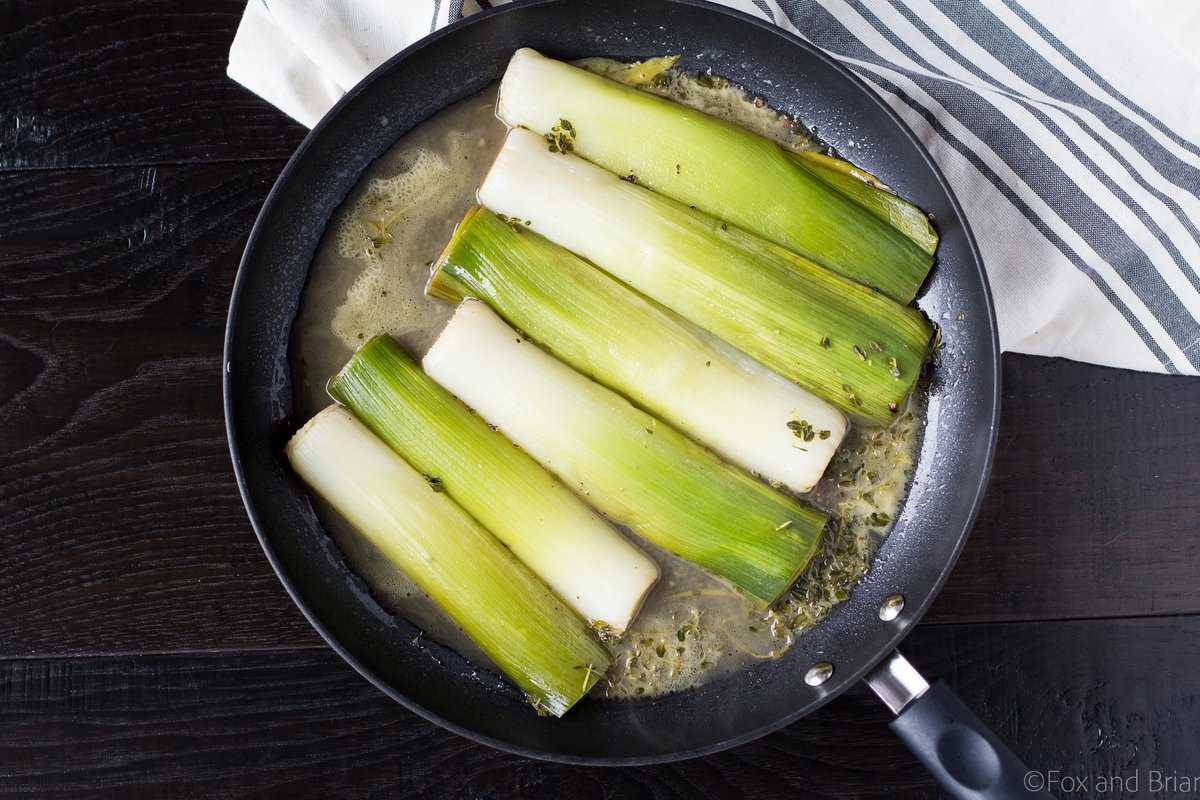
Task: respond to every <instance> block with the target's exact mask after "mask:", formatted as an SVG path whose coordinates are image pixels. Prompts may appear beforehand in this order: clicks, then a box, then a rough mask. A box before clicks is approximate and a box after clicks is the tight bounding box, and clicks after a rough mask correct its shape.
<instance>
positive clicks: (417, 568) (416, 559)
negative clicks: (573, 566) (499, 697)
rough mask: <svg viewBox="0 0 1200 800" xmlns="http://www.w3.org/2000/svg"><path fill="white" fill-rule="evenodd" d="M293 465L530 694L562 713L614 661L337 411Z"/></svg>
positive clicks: (295, 449)
mask: <svg viewBox="0 0 1200 800" xmlns="http://www.w3.org/2000/svg"><path fill="white" fill-rule="evenodd" d="M287 455H288V458H289V460H290V461H291V463H292V467H293V468H294V469H295V470H296V472H297V473H298V474H299V475H300V477H301V478H302V479H303V480H304V482H305V483H307V484H308V485H309V486H310V487H311V488H312V489H313V491H314V492H316V493H317V494H318V495H320V496H321V497H323V498H324V499H325V500H326V501H328V502H329V503H330V505H332V506H333V507H334V508H335V509H337V511H338V513H340V514H341V515H342V516H344V517H345V518H346V519H347V520H349V521H350V523H351V524H353V525H354V527H355V528H357V529H358V530H359V531H360V532H361V533H362V534H363V535H364V536H365V537H366V538H367V539H369V540H370V541H371V542H372V543H373V544H374V545H375V546H376V547H377V548H378V549H379V550H380V552H382V553H383V555H384V556H386V557H387V558H388V559H390V560H391V561H392V562H394V563H395V564H396V565H397V566H398V567H400V569H402V570H403V571H404V572H405V573H406V574H407V575H408V576H409V577H410V578H412V579H413V580H414V581H415V582H416V583H417V585H418V586H420V587H421V589H422V591H424V592H425V593H426V594H428V595H429V596H430V597H431V598H432V599H433V600H434V602H436V603H437V604H438V605H439V606H440V607H441V608H442V609H443V610H444V611H445V612H446V613H447V614H448V615H449V616H450V618H451V619H453V620H454V622H455V623H456V624H457V625H458V626H459V627H460V628H462V629H463V631H465V632H466V634H467V635H468V636H470V637H471V639H472V640H474V641H475V643H476V644H478V645H479V647H480V648H481V649H482V650H483V652H484V653H486V654H487V656H488V658H490V659H491V660H492V661H493V662H495V664H496V665H497V666H498V667H500V669H501V670H502V671H503V672H504V674H505V675H507V676H508V677H509V678H511V679H512V680H513V681H514V682H515V683H516V684H517V685H518V686H520V687H521V689H522V690H523V691H524V692H525V695H526V697H527V698H528V699H529V701H530V703H532V704H533V705H534V707H535V708H537V709H539V710H541V711H543V712H547V713H550V714H554V715H555V716H562V715H563V714H564V713H566V712H567V710H568V709H570V708H571V706H572V705H574V704H575V703H576V702H577V701H578V700H579V699H580V698H581V697H583V695H585V694H586V693H587V692H588V690H589V689H590V688H591V687H592V686H593V685H594V684H595V683H596V681H597V680H599V679H600V678H601V677H602V676H603V675H604V673H605V671H606V670H607V669H608V666H609V664H610V662H611V657H610V656H609V653H608V651H607V650H606V649H605V648H604V646H603V645H601V644H600V643H599V642H598V641H596V639H595V637H594V636H593V635H592V633H591V631H589V630H588V628H587V626H586V625H584V623H583V621H582V620H581V619H579V617H577V616H576V615H575V614H574V613H573V612H572V611H571V610H570V609H569V608H567V607H566V606H565V605H564V604H563V602H562V601H561V600H560V599H559V598H558V597H556V596H555V595H554V593H553V592H551V591H550V589H549V588H548V587H547V586H546V585H545V584H544V583H542V582H541V581H540V580H538V578H537V577H536V576H535V575H534V574H533V573H532V572H530V570H529V569H528V568H527V567H526V566H525V565H524V564H522V563H521V562H520V561H518V560H517V558H516V556H514V555H513V554H512V553H511V552H510V551H509V550H508V549H507V548H505V547H504V545H502V544H501V543H500V542H499V541H497V540H496V538H495V537H493V536H492V535H491V534H490V533H488V532H487V531H486V530H485V529H484V528H483V527H482V526H481V525H480V524H479V523H478V522H476V521H475V520H474V519H472V518H471V517H470V516H469V515H468V514H467V513H466V512H465V511H463V510H462V508H460V507H459V506H458V505H457V504H456V503H454V501H453V500H451V499H450V498H449V497H448V496H447V495H446V494H444V493H440V492H437V491H435V490H434V489H433V487H431V486H430V485H429V483H428V482H427V481H426V480H425V478H423V477H422V476H421V475H420V474H419V473H418V472H417V471H416V470H414V469H413V468H412V467H411V466H409V465H408V464H407V463H406V462H405V461H404V460H403V459H402V458H400V457H399V456H398V455H396V454H395V453H394V452H393V451H392V450H391V449H390V448H389V447H388V446H387V445H386V444H384V443H383V442H381V441H380V440H379V439H377V438H376V437H375V436H374V435H372V433H371V432H370V431H369V430H367V428H366V427H365V426H364V425H363V424H362V423H360V422H359V421H358V420H356V419H355V418H354V417H353V416H352V415H351V414H350V412H349V411H347V410H346V409H344V408H341V407H339V406H330V407H329V408H327V409H325V410H324V411H322V412H320V413H319V414H317V415H316V416H315V417H313V418H312V419H311V420H309V421H308V423H307V424H306V425H305V426H304V427H303V428H301V429H300V431H299V432H297V433H296V435H295V436H293V437H292V440H291V441H290V442H289V443H288V446H287Z"/></svg>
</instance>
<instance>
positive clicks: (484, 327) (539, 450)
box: [422, 299, 827, 605]
mask: <svg viewBox="0 0 1200 800" xmlns="http://www.w3.org/2000/svg"><path fill="white" fill-rule="evenodd" d="M422 363H423V364H424V366H425V370H426V372H428V373H429V374H430V375H432V376H433V377H434V378H435V379H437V380H438V382H439V383H441V384H442V385H443V386H445V387H446V388H448V389H450V390H451V391H452V392H454V393H455V394H457V395H458V396H459V397H461V398H462V399H463V401H464V402H466V403H468V404H469V405H470V406H471V407H472V408H474V409H475V410H476V411H478V412H479V414H480V415H481V416H482V417H483V418H484V419H486V420H488V422H491V423H492V424H494V425H496V426H497V427H498V428H499V429H500V430H501V431H503V432H504V433H505V435H507V436H508V437H509V438H510V439H512V440H513V441H514V442H516V443H517V444H519V445H520V446H521V447H522V448H524V449H525V451H526V452H528V453H529V454H530V455H532V456H533V457H534V458H536V459H537V460H538V461H540V462H541V463H542V464H543V465H544V466H545V467H546V468H547V469H549V470H550V471H552V472H554V473H555V474H556V475H558V476H559V477H560V478H562V480H563V481H564V482H565V483H566V484H567V485H569V486H571V487H572V488H573V489H575V490H576V491H577V492H579V493H580V494H581V495H583V496H584V497H585V498H586V499H587V500H588V502H590V503H591V504H592V505H593V506H595V507H596V508H597V509H599V510H600V511H601V512H603V513H604V514H606V515H608V516H609V517H610V518H611V519H613V520H615V521H617V522H620V523H622V524H625V525H628V526H629V527H630V528H631V529H632V530H633V531H634V532H635V533H637V534H639V535H640V536H643V537H645V538H646V539H648V540H650V541H652V542H654V543H655V544H657V545H659V546H661V547H663V548H665V549H667V550H670V551H671V552H673V553H675V554H676V555H679V556H681V557H683V558H685V559H687V560H688V561H691V562H693V563H695V564H698V565H699V566H701V567H703V568H704V569H707V570H708V571H710V572H713V573H715V574H717V575H720V576H722V577H724V578H726V579H727V580H728V581H730V582H731V583H732V584H733V585H734V586H737V587H739V588H740V589H742V590H743V592H745V594H746V595H748V596H749V597H750V598H751V599H752V600H754V601H757V602H758V603H759V604H762V605H766V604H769V603H771V602H772V601H774V600H775V599H776V598H778V597H779V596H780V595H781V594H783V593H784V592H785V591H787V590H788V589H789V588H790V587H791V586H792V584H793V583H794V582H795V580H796V578H797V577H798V576H799V574H800V572H801V571H802V570H803V569H804V568H805V566H807V564H808V562H809V560H810V559H811V558H812V556H813V554H814V552H815V551H816V549H817V547H818V544H819V542H820V538H821V534H822V532H823V530H824V527H825V523H826V521H827V516H826V515H825V513H824V512H822V511H820V510H818V509H815V508H813V507H811V506H809V505H807V504H805V503H801V502H800V501H798V500H795V499H793V498H791V497H789V496H787V495H785V494H783V493H781V492H777V491H775V490H773V489H771V488H770V487H768V486H767V485H766V484H764V483H762V482H760V481H757V480H755V479H754V478H751V477H750V476H749V475H748V474H746V473H745V472H743V471H741V470H739V469H737V468H736V467H733V466H730V465H728V464H726V463H724V462H722V461H721V460H720V459H718V458H717V457H716V456H715V455H713V454H712V453H711V452H710V451H708V450H706V449H704V448H703V447H701V446H700V445H698V444H696V443H695V442H693V441H692V440H691V439H688V438H687V437H686V436H684V435H683V434H682V433H679V432H678V431H676V430H675V429H674V428H672V427H670V426H669V425H666V424H665V423H662V422H659V421H658V420H657V419H655V418H654V417H652V416H650V415H649V414H647V413H646V412H644V411H642V410H640V409H638V408H636V407H634V406H633V405H632V404H631V403H630V402H629V401H628V400H626V399H624V398H623V397H621V396H620V395H618V394H616V393H615V392H613V391H612V390H610V389H607V388H605V387H603V386H601V385H600V384H598V383H596V382H594V381H592V380H590V379H589V378H587V377H585V376H583V375H581V374H580V373H578V372H576V371H575V370H573V369H571V368H570V367H569V366H567V365H566V364H564V363H562V362H561V361H559V360H557V359H556V358H554V357H553V356H551V355H550V354H549V353H547V352H545V351H544V350H542V349H541V348H539V347H538V346H537V345H536V344H534V343H533V342H530V341H528V340H523V339H522V338H521V337H520V336H519V335H517V334H516V333H515V332H514V331H513V329H512V328H510V327H508V325H506V324H505V323H504V321H503V320H502V319H500V317H499V316H497V315H496V313H495V312H494V311H492V310H491V309H490V308H489V307H488V306H486V305H485V304H483V303H482V302H480V301H478V300H473V299H468V300H465V301H463V303H462V304H461V305H460V306H459V307H458V309H457V310H456V312H455V314H454V316H453V317H452V318H451V320H450V322H449V323H448V324H447V325H446V327H445V329H444V330H443V331H442V334H441V335H440V336H439V337H438V339H437V341H436V342H434V345H433V347H432V348H430V350H429V352H428V353H426V355H425V359H424V361H423V362H422Z"/></svg>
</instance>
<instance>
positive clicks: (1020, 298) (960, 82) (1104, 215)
mask: <svg viewBox="0 0 1200 800" xmlns="http://www.w3.org/2000/svg"><path fill="white" fill-rule="evenodd" d="M506 1H507V0H493V2H492V3H491V4H492V5H499V4H502V2H506ZM719 2H721V3H722V4H723V5H727V6H730V7H733V8H737V9H739V10H741V11H745V12H747V13H749V14H753V15H755V16H757V17H759V18H761V19H768V20H770V21H772V22H774V23H775V24H777V25H780V26H782V27H784V28H786V29H787V30H789V31H792V32H793V33H797V34H799V35H800V36H802V37H804V38H806V39H808V40H809V41H811V42H813V43H815V44H817V45H818V46H820V47H821V48H823V49H824V50H825V51H826V52H828V53H830V54H831V55H832V56H833V57H834V58H836V59H838V60H839V61H841V62H842V63H843V64H846V65H847V66H848V67H850V68H851V69H852V70H854V71H855V72H856V73H857V74H858V75H859V76H860V77H862V78H863V79H864V80H866V81H867V83H868V84H870V85H871V86H872V87H873V88H874V89H875V90H876V91H877V92H879V94H880V95H881V96H882V97H883V98H884V99H885V100H886V101H887V102H888V103H889V104H890V105H891V106H892V108H894V109H895V110H896V112H897V113H898V114H899V115H900V116H901V117H902V118H903V119H904V120H905V122H906V123H907V124H908V125H909V126H911V128H912V129H913V130H914V131H915V132H916V133H917V135H918V136H919V137H920V139H921V141H922V142H924V144H925V146H926V147H928V148H929V150H930V152H931V153H932V154H933V156H934V158H935V159H936V160H937V162H938V164H939V165H940V166H941V168H942V170H943V171H944V172H945V173H946V176H947V178H948V179H949V181H950V183H951V185H952V186H953V188H954V191H955V193H956V194H957V196H958V198H959V200H960V201H961V202H962V204H963V207H964V208H965V210H966V213H967V217H968V219H969V220H970V223H971V227H972V229H973V230H974V232H975V236H976V238H977V239H978V242H979V246H980V250H981V251H982V253H983V259H984V263H985V265H986V267H987V271H988V276H989V278H990V280H991V284H992V290H993V292H994V294H995V299H996V312H997V316H998V318H999V322H1000V343H1001V346H1002V347H1003V348H1004V349H1005V350H1010V351H1015V352H1021V353H1034V354H1038V355H1048V356H1064V357H1066V358H1071V359H1075V360H1078V361H1089V362H1094V363H1097V364H1106V365H1109V366H1115V367H1124V368H1129V369H1139V370H1148V371H1155V372H1171V373H1182V374H1188V375H1196V374H1198V370H1200V56H1197V52H1198V51H1197V49H1196V45H1195V42H1196V41H1200V4H1198V3H1183V2H1178V1H1177V0H1142V1H1141V2H1137V0H1054V1H1053V2H1048V1H1047V0H1041V2H1035V1H1034V0H1024V2H1017V0H988V1H987V2H984V3H976V2H954V3H939V2H934V0H893V2H888V0H719ZM485 5H486V3H485ZM478 10H479V5H478V4H477V2H475V0H465V1H464V0H401V2H397V1H396V0H250V2H249V3H248V4H247V6H246V12H245V15H244V16H243V18H242V22H241V26H240V27H239V28H238V32H237V35H236V37H235V38H234V41H233V46H232V48H231V49H230V52H229V76H230V77H231V78H233V79H234V80H236V81H238V82H239V83H241V84H242V85H243V86H245V87H246V88H248V89H250V90H251V91H253V92H255V93H256V94H258V95H260V96H262V97H263V98H265V99H266V100H267V101H269V102H270V103H272V104H274V105H275V106H277V107H278V108H279V109H280V110H282V111H284V112H285V113H287V114H289V115H290V116H292V117H293V118H295V119H296V120H298V121H300V122H301V123H303V124H304V125H307V126H310V127H311V126H312V125H313V124H315V123H316V121H317V120H318V119H320V118H321V116H322V115H323V114H324V113H325V112H326V111H327V110H328V109H329V107H330V106H332V105H333V104H334V103H335V102H336V101H337V99H338V98H339V97H341V96H342V94H344V93H345V92H346V90H347V89H349V88H350V87H351V86H353V85H354V84H355V83H357V82H358V81H359V80H361V79H362V78H363V77H364V76H366V75H367V73H368V72H370V71H371V70H372V69H374V68H375V67H377V66H378V65H379V64H381V63H383V62H384V61H385V60H387V58H389V57H390V56H391V55H393V54H394V53H396V52H398V51H399V50H401V49H402V48H404V47H406V46H407V45H409V44H411V43H412V42H414V41H416V40H417V39H419V38H420V37H422V36H424V35H426V34H428V33H430V32H431V31H433V30H436V29H437V28H440V27H442V26H443V25H447V24H449V23H451V22H454V21H456V20H458V19H459V18H461V16H463V15H464V14H471V13H474V12H476V11H478ZM833 144H835V145H839V144H844V143H839V142H836V141H835V142H833ZM850 153H851V154H852V153H853V151H852V150H850Z"/></svg>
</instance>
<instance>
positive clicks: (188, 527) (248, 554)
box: [0, 162, 317, 654]
mask: <svg viewBox="0 0 1200 800" xmlns="http://www.w3.org/2000/svg"><path fill="white" fill-rule="evenodd" d="M279 167H280V164H279V162H268V163H260V164H252V165H209V166H196V167H181V168H167V169H162V168H160V169H155V168H149V169H142V170H137V169H114V170H70V171H53V172H36V173H32V172H31V173H8V174H5V175H0V196H3V197H4V198H5V203H6V213H5V214H4V215H3V216H2V217H0V241H2V242H3V243H4V244H3V246H0V287H2V288H0V364H3V368H2V370H0V550H3V552H4V553H5V558H4V559H2V560H0V643H2V644H0V649H2V650H3V652H4V653H8V654H14V653H15V654H30V653H39V652H47V651H53V652H75V651H86V652H106V651H112V650H120V651H126V652H128V651H131V650H132V651H147V650H162V649H168V648H180V647H183V648H206V647H211V646H224V647H237V646H247V645H254V646H264V645H272V644H279V643H287V644H292V645H295V644H309V643H314V642H316V641H317V638H316V636H315V635H314V634H313V633H312V631H311V630H310V628H309V626H308V624H307V623H306V622H305V621H304V620H303V618H302V617H301V616H300V615H299V614H298V613H297V612H296V611H295V609H294V608H293V607H292V606H291V604H290V601H289V600H288V598H287V597H286V595H285V593H284V592H283V590H282V588H281V587H280V586H279V584H278V582H277V581H276V579H275V577H274V575H273V573H272V572H271V570H270V567H269V565H268V564H267V562H266V559H265V558H264V557H263V556H262V552H261V550H260V549H259V547H258V543H257V541H256V539H255V538H254V536H253V534H252V532H251V530H250V527H249V525H248V523H247V521H246V516H245V512H244V510H243V508H242V505H241V501H240V498H239V496H238V493H237V489H236V486H235V484H234V481H233V474H232V469H231V468H230V464H229V456H228V450H227V448H226V444H225V431H224V423H223V417H222V408H221V387H220V378H221V355H220V353H221V342H222V338H223V334H224V330H223V318H224V316H225V310H226V308H227V306H228V302H229V292H230V288H231V285H232V281H233V275H234V272H235V269H236V265H237V261H238V258H239V256H240V253H241V249H242V246H243V243H244V240H245V236H246V234H247V232H248V230H249V226H250V224H251V222H252V220H253V219H254V215H255V213H256V211H257V209H258V207H259V205H260V204H261V203H262V201H263V198H264V197H265V195H266V192H267V190H268V189H269V187H270V185H271V182H272V181H273V180H274V176H275V173H276V172H277V171H278V169H279Z"/></svg>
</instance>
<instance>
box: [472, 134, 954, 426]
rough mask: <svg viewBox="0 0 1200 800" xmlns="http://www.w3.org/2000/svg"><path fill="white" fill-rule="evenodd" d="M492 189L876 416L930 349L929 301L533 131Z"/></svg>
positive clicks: (570, 243) (663, 296)
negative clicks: (691, 203) (820, 259)
mask: <svg viewBox="0 0 1200 800" xmlns="http://www.w3.org/2000/svg"><path fill="white" fill-rule="evenodd" d="M479 199H480V201H481V202H482V203H483V204H484V205H485V206H487V207H488V208H490V209H492V210H493V211H496V212H498V213H500V214H503V215H506V216H508V217H511V218H514V219H515V220H519V221H520V223H521V224H522V225H523V226H527V227H529V228H530V229H531V230H533V231H535V232H537V233H540V234H542V235H543V236H545V237H546V238H547V239H550V240H551V241H553V242H556V243H557V244H559V245H561V246H563V247H565V248H567V249H568V250H571V251H573V252H575V253H576V254H578V255H580V256H582V257H583V258H586V259H588V260H589V261H591V262H592V263H593V264H595V265H597V266H599V267H600V268H601V269H603V270H605V271H606V272H608V273H609V274H611V275H612V276H613V277H615V278H617V279H618V280H621V281H623V282H624V283H626V284H628V285H629V286H631V287H633V288H634V289H637V290H638V291H640V292H642V293H643V294H645V295H647V296H648V297H650V298H652V299H654V300H656V301H658V302H659V303H661V304H663V305H664V306H666V307H668V308H670V309H672V310H673V311H675V312H676V313H678V314H679V315H680V316H682V317H684V318H685V319H688V320H690V321H691V322H693V323H695V324H696V325H699V326H700V327H702V328H704V329H706V330H708V331H709V332H710V333H712V334H714V335H716V336H718V337H719V338H721V339H724V340H725V341H726V342H728V343H729V344H731V345H733V346H734V347H736V348H737V349H739V350H741V351H742V352H744V353H746V354H747V355H749V356H751V357H753V358H755V359H757V360H758V361H759V362H761V363H762V364H764V365H766V366H767V367H769V368H771V369H773V370H775V371H776V372H778V373H779V374H781V375H783V376H784V377H786V378H789V379H791V380H793V381H795V382H796V383H798V384H800V385H801V386H803V387H804V388H806V389H808V390H809V391H810V392H812V393H813V394H815V395H817V396H818V397H821V398H823V399H825V400H827V401H829V402H830V403H832V404H834V405H835V406H837V407H838V408H840V409H842V410H843V411H845V412H846V413H848V414H850V415H851V416H853V417H855V418H857V419H859V420H861V421H863V422H866V423H869V424H873V425H883V424H887V423H888V422H889V421H890V420H892V419H893V418H894V416H895V414H896V413H897V412H898V411H899V410H900V409H902V408H903V407H904V404H905V401H906V400H907V397H908V395H909V393H910V392H911V391H912V388H913V386H914V385H915V383H916V380H917V377H918V375H919V373H920V370H921V367H922V365H923V364H924V361H925V358H926V356H927V355H928V353H929V347H930V344H931V340H932V335H933V327H932V325H930V323H929V321H928V320H927V319H925V317H924V316H923V315H922V314H921V312H920V311H918V310H916V309H914V308H910V307H907V306H904V305H901V304H900V303H897V302H895V301H894V300H892V299H890V298H888V297H886V296H884V295H882V294H880V293H878V292H875V291H873V290H871V289H868V288H867V287H865V286H863V285H862V284H858V283H855V282H853V281H851V280H848V279H846V278H844V277H842V276H840V275H837V274H836V273H833V272H830V271H829V270H827V269H824V268H823V267H820V266H818V265H817V264H814V263H813V262H811V261H808V260H807V259H804V258H803V257H801V256H798V255H796V254H795V253H793V252H791V251H789V250H787V249H786V248H783V247H780V246H779V245H777V244H773V243H772V242H768V241H766V240H765V239H761V238H759V237H757V236H755V235H753V234H752V233H749V232H747V231H744V230H741V229H740V228H737V227H735V226H733V225H730V224H728V223H725V222H721V221H720V220H717V219H716V218H714V217H711V216H709V215H707V214H705V213H703V212H701V211H697V210H695V209H691V208H688V207H687V206H685V205H683V204H681V203H678V202H676V201H674V200H671V199H670V198H667V197H663V196H662V195H659V194H657V193H655V192H652V191H650V190H648V189H646V188H645V187H642V186H637V185H635V184H633V183H630V182H628V181H624V180H620V179H618V178H617V177H616V176H614V175H613V174H612V173H610V172H607V171H606V170H603V169H601V168H600V167H597V166H596V165H595V164H592V163H590V162H588V161H585V160H583V159H582V158H578V157H577V156H573V155H569V154H558V153H552V152H550V151H549V150H547V148H546V146H545V143H544V142H543V141H542V140H541V139H540V138H539V137H538V136H536V135H535V134H533V133H530V132H529V131H525V130H519V129H516V130H513V131H511V132H510V133H509V135H508V138H507V140H506V141H505V143H504V146H503V147H502V148H501V150H500V153H499V155H498V156H497V157H496V161H495V163H494V164H493V165H492V168H491V170H490V171H489V173H488V175H487V178H486V179H485V180H484V182H483V185H482V186H481V187H480V190H479Z"/></svg>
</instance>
